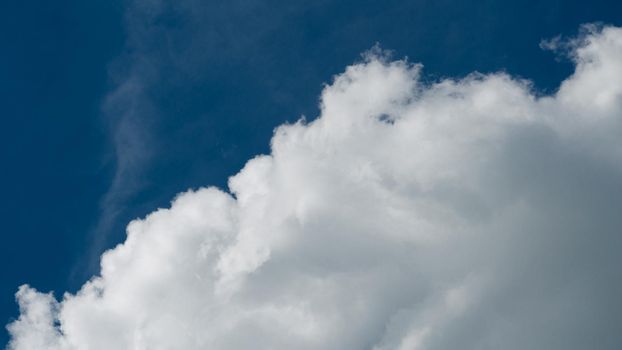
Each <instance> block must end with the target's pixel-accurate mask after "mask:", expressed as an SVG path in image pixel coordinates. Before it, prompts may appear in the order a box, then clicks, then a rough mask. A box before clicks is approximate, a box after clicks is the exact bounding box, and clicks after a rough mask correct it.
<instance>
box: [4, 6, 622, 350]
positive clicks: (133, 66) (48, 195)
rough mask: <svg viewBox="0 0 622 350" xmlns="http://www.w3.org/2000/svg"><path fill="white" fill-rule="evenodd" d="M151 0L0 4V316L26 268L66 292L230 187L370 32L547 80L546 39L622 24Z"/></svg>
mask: <svg viewBox="0 0 622 350" xmlns="http://www.w3.org/2000/svg"><path fill="white" fill-rule="evenodd" d="M149 3H155V2H154V1H146V0H143V1H141V0H138V1H134V2H130V1H119V0H93V1H81V0H59V1H29V0H22V1H10V0H8V1H3V2H2V3H0V50H2V54H1V55H0V90H1V93H0V107H1V108H2V109H1V110H0V115H1V116H2V127H1V128H0V142H1V147H0V164H1V166H2V168H1V169H2V172H1V173H0V174H1V175H0V176H1V179H2V181H0V186H1V190H0V193H1V194H2V196H3V200H2V202H1V204H0V209H1V210H0V215H1V221H0V222H2V227H1V231H2V235H1V239H2V242H1V244H0V249H1V250H2V251H1V252H0V256H1V259H2V260H1V261H0V268H1V269H2V271H1V276H2V280H1V283H0V320H1V321H2V323H3V324H6V323H7V322H9V321H10V320H11V319H12V318H14V317H16V316H17V307H16V305H15V303H14V298H13V294H14V293H15V291H16V288H17V287H18V286H19V285H20V284H23V283H29V284H31V285H32V286H34V287H36V288H37V289H39V290H42V291H50V290H54V291H56V293H57V296H58V295H59V294H62V292H63V291H66V290H67V291H74V290H75V289H76V288H78V287H79V286H80V285H81V284H82V283H83V282H84V281H85V280H86V279H87V278H88V277H89V276H91V275H92V274H93V273H96V271H97V269H96V267H97V265H96V264H97V257H98V255H99V254H100V253H101V252H102V251H103V250H104V249H106V248H109V247H112V246H113V245H114V244H116V243H118V242H120V241H122V240H123V238H124V227H125V225H126V224H127V222H128V221H129V220H131V219H132V218H136V217H139V216H143V215H145V214H147V213H149V212H151V211H153V210H154V209H156V208H157V207H162V206H166V205H168V202H169V201H170V200H171V199H172V198H173V196H174V195H175V193H178V192H180V191H183V190H186V189H188V188H196V187H199V186H205V185H217V186H220V187H224V186H225V184H226V180H227V177H228V176H229V175H232V174H234V173H235V172H236V171H237V170H239V169H240V168H241V167H242V165H243V164H244V162H245V161H246V160H247V159H249V158H250V157H252V156H253V155H256V154H258V153H265V152H268V144H269V139H270V137H271V133H272V130H273V128H274V127H275V126H277V125H279V124H281V123H283V122H285V121H294V120H296V119H298V118H299V116H300V115H306V116H307V117H308V118H313V117H314V116H315V115H316V114H317V104H318V96H319V93H320V91H321V89H322V84H323V83H324V82H329V81H330V80H331V77H332V76H333V75H334V74H336V73H339V72H341V71H342V70H343V69H344V68H345V66H346V65H348V64H351V63H353V62H354V61H356V60H358V59H359V58H360V56H359V55H360V53H361V52H363V51H365V50H366V49H369V48H370V47H372V46H373V45H374V44H375V43H376V42H379V43H380V44H381V46H382V47H383V48H385V49H391V50H393V51H394V55H395V57H396V58H401V57H403V56H408V57H409V59H410V60H411V61H413V62H422V63H423V64H424V66H425V68H424V69H425V70H424V72H425V77H426V79H429V80H435V79H439V78H441V77H446V76H463V75H465V74H468V73H469V72H471V71H474V70H478V71H480V72H490V71H497V70H501V69H503V70H505V71H507V72H509V73H511V74H513V75H519V76H522V77H525V78H529V79H531V80H533V81H534V83H535V86H536V88H537V89H538V90H540V91H542V92H551V91H554V90H555V88H556V86H557V85H558V84H559V82H560V81H561V80H562V79H563V78H564V77H565V76H566V75H568V74H569V72H570V71H571V68H572V66H571V64H569V62H567V61H563V60H562V61H561V62H560V61H559V60H557V61H556V57H555V55H554V54H552V53H550V52H545V51H542V50H541V49H540V48H539V46H538V44H539V42H540V41H541V40H542V39H545V38H551V37H553V36H555V35H558V34H562V35H565V36H572V35H575V34H576V33H577V29H578V27H579V25H580V24H582V23H588V22H594V21H600V22H604V23H608V24H616V25H621V24H622V3H621V2H619V1H613V0H612V1H604V0H601V1H596V0H595V1H590V2H588V1H555V0H551V1H478V2H465V1H456V0H454V1H449V0H434V1H432V0H423V1H397V0H385V1H326V0H322V1H309V2H306V3H305V2H301V1H287V2H284V1H261V2H260V1H237V0H233V1H222V2H220V1H196V0H178V1H171V2H169V3H166V2H165V1H162V3H163V5H162V6H161V7H159V8H158V7H154V6H153V5H149ZM285 3H286V5H283V4H285ZM171 4H177V5H171ZM6 340H7V336H6V332H4V333H2V336H1V337H0V342H1V343H3V344H4V343H6Z"/></svg>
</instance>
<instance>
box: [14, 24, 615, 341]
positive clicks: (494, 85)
mask: <svg viewBox="0 0 622 350" xmlns="http://www.w3.org/2000/svg"><path fill="white" fill-rule="evenodd" d="M577 43H579V44H577V45H576V46H575V47H574V49H573V50H574V54H573V55H572V56H571V57H573V59H574V60H575V63H576V70H575V73H574V74H573V75H572V76H570V77H569V78H568V79H566V80H565V81H564V82H563V83H562V84H561V86H560V88H559V90H558V92H557V93H555V94H554V95H552V96H542V97H539V96H537V94H535V93H534V91H532V88H531V86H530V83H529V82H528V81H524V80H517V79H514V78H512V77H510V76H508V75H506V74H503V73H499V74H489V75H481V74H472V75H470V76H468V77H466V78H463V79H459V80H443V81H440V82H437V83H434V84H424V83H422V82H421V81H420V79H419V76H420V71H421V69H422V68H421V66H419V65H413V64H410V63H408V62H406V61H404V60H398V61H390V60H389V59H387V57H386V56H383V55H378V54H376V55H374V54H370V55H367V56H365V59H364V60H363V61H362V62H359V63H357V64H354V65H352V66H350V67H347V69H346V70H345V72H344V73H342V74H340V75H338V76H336V77H335V79H334V81H333V82H332V84H330V85H328V86H326V87H325V89H324V91H323V92H322V96H321V115H320V116H319V117H318V118H317V119H315V120H313V121H312V122H305V121H304V120H301V121H299V122H297V123H295V124H289V125H282V126H280V127H279V128H278V129H277V130H276V131H275V134H274V137H273V139H272V144H271V146H272V153H271V154H270V155H262V156H258V157H256V158H254V159H252V160H250V161H249V162H248V163H247V164H246V166H245V167H244V169H243V170H241V171H240V172H239V173H238V174H236V175H235V176H233V177H231V178H230V181H229V188H230V193H227V192H224V191H222V190H219V189H216V188H213V187H211V188H203V189H199V190H196V191H188V192H185V193H182V194H179V195H178V196H177V198H176V199H175V200H174V201H173V203H172V205H171V208H169V209H159V210H158V211H156V212H154V213H152V214H150V215H148V216H147V217H146V218H144V219H142V220H135V221H133V222H131V223H130V224H129V226H128V228H127V233H128V235H127V239H126V241H125V242H124V243H123V244H120V245H118V246H117V247H116V248H114V249H111V250H109V251H107V252H106V253H105V254H104V255H103V256H102V259H101V275H100V276H96V277H93V278H92V279H91V280H90V281H89V282H88V283H86V284H85V285H84V286H83V287H82V289H81V290H80V291H79V292H78V293H77V294H75V295H73V294H65V295H64V296H63V297H62V299H61V300H60V301H57V300H56V299H55V298H54V297H53V296H52V295H51V294H43V293H39V292H37V291H36V290H35V289H33V288H31V287H29V286H22V287H20V289H19V291H18V293H17V300H18V302H19V305H20V310H21V316H20V317H19V319H18V320H16V321H15V322H13V323H11V324H10V325H9V326H8V329H9V332H10V333H11V336H12V340H11V342H10V344H9V349H12V350H22V349H28V350H30V349H46V350H74V349H80V350H82V349H89V350H99V349H106V350H107V349H135V350H138V349H189V350H191V349H228V350H231V349H249V348H252V349H374V350H381V349H383V350H384V349H439V350H440V349H456V348H460V349H506V350H512V349H530V348H533V349H535V348H537V349H585V348H599V349H617V348H619V346H620V344H621V343H622V339H621V337H620V332H619V325H620V324H622V313H621V312H620V311H621V310H622V302H621V301H620V298H619V296H620V295H622V282H621V281H622V272H621V270H620V268H619V266H620V257H619V252H620V249H621V248H622V237H621V235H620V227H622V216H620V215H619V208H622V176H621V175H622V162H621V160H622V140H621V139H620V135H621V132H622V29H620V28H615V27H604V28H601V29H593V30H591V31H587V32H585V33H584V34H583V36H582V38H581V40H580V41H577Z"/></svg>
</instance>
